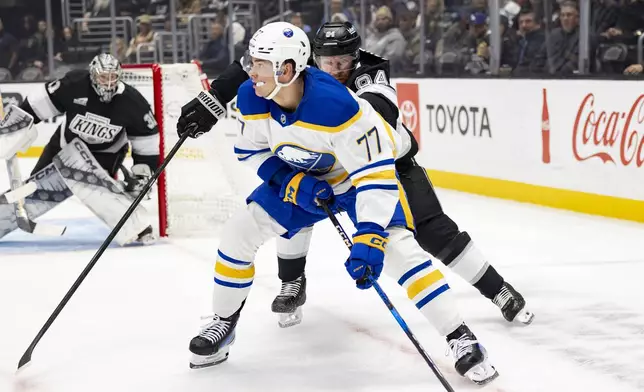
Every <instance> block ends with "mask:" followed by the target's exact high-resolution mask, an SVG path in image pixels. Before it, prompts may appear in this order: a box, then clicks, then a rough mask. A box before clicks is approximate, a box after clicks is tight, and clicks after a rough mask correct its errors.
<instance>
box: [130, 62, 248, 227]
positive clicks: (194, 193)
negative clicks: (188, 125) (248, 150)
mask: <svg viewBox="0 0 644 392" xmlns="http://www.w3.org/2000/svg"><path fill="white" fill-rule="evenodd" d="M123 68H124V70H123V81H124V82H125V83H127V84H129V85H131V86H133V87H134V88H136V89H137V90H138V91H139V92H141V94H142V95H143V96H144V97H145V98H146V99H147V100H148V101H149V102H150V106H151V107H152V110H153V112H154V116H155V118H156V121H157V123H158V126H159V133H160V136H161V137H160V151H161V152H162V154H161V158H164V157H165V156H166V155H167V154H168V152H170V150H171V149H172V147H173V146H174V145H175V143H176V142H177V141H178V140H179V137H178V136H177V133H176V129H177V128H176V124H177V120H178V117H179V115H180V113H181V107H182V106H183V105H184V104H186V103H187V102H189V101H190V100H191V99H193V98H194V97H196V96H197V94H198V93H199V91H201V90H202V89H204V88H207V86H208V81H207V79H206V78H205V75H203V74H202V72H201V70H200V69H199V67H198V65H196V64H167V65H165V64H164V65H159V64H135V65H124V66H123ZM231 112H232V111H231V110H229V114H228V115H229V116H230V115H231ZM237 132H238V131H237V121H236V120H235V119H234V118H227V119H226V120H221V121H220V122H219V123H218V124H217V126H215V128H214V129H213V130H211V131H210V132H209V133H207V134H206V135H203V136H201V137H200V138H199V139H190V138H189V139H188V140H187V141H186V142H185V143H184V144H183V146H182V148H181V149H180V150H179V152H178V153H177V154H176V155H175V157H174V158H173V159H172V161H171V162H170V164H169V165H168V166H167V168H166V170H165V172H164V173H163V174H162V175H161V177H160V178H159V181H158V182H157V184H158V186H157V192H158V197H157V198H158V209H157V208H152V210H153V211H155V212H156V213H158V217H159V219H158V222H159V226H158V230H159V234H160V235H161V236H194V235H202V234H210V233H212V232H213V231H214V230H216V229H217V228H218V227H220V225H221V224H222V223H223V222H225V221H226V220H227V219H228V218H229V217H230V215H231V214H232V213H233V212H234V211H235V210H236V209H237V208H239V207H240V206H242V205H243V203H244V197H245V196H246V195H247V194H248V192H249V189H250V186H251V185H250V184H249V182H252V180H253V176H254V174H252V173H248V172H247V171H245V169H244V168H243V167H241V165H240V164H239V163H238V162H237V159H236V157H235V155H234V153H233V143H234V137H235V136H236V133H237ZM153 197H154V195H153ZM153 204H155V203H153ZM149 207H150V206H149V205H148V208H149ZM153 207H156V205H154V206H153Z"/></svg>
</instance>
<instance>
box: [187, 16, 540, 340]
mask: <svg viewBox="0 0 644 392" xmlns="http://www.w3.org/2000/svg"><path fill="white" fill-rule="evenodd" d="M360 44H361V38H360V36H359V35H358V33H357V31H356V29H355V27H354V26H353V25H351V23H348V22H344V23H326V24H324V25H323V26H322V27H321V28H320V29H319V30H318V32H317V35H316V37H315V39H314V41H313V54H314V60H315V64H316V65H317V66H318V67H319V68H321V69H322V70H323V71H325V72H328V73H330V74H332V75H333V76H334V77H335V78H336V79H337V80H338V81H340V82H341V83H343V84H345V85H346V86H347V87H348V88H350V89H351V90H352V91H354V92H355V93H356V94H357V95H358V96H359V97H361V98H363V99H365V100H367V101H368V102H369V103H370V104H371V105H372V106H373V108H374V109H375V110H376V111H378V112H379V113H380V115H381V116H382V117H383V118H384V119H385V120H386V121H387V122H388V123H389V124H390V125H391V126H392V128H394V129H395V130H396V131H397V132H398V133H399V134H400V135H401V137H402V138H403V140H404V144H405V149H403V151H402V152H401V154H399V157H398V158H397V159H396V171H397V173H398V176H399V179H400V182H401V183H402V185H403V187H404V189H405V192H406V194H407V198H408V200H409V203H410V207H411V211H412V214H413V216H414V220H415V224H416V240H417V241H418V243H419V244H420V245H421V246H422V247H423V249H424V250H426V251H427V252H429V253H430V254H432V255H433V256H434V257H436V258H437V259H438V260H440V261H441V262H443V263H444V264H445V265H447V266H448V267H450V268H451V269H452V271H454V272H455V273H456V274H458V275H460V276H461V277H462V278H463V279H465V280H466V281H468V282H469V283H470V284H471V285H473V286H474V287H476V288H477V289H478V290H479V291H480V292H481V294H482V295H483V296H485V297H486V298H488V299H490V300H491V301H492V302H493V303H494V304H495V305H497V306H498V307H499V308H500V310H501V313H502V315H503V317H504V318H505V319H506V320H508V321H515V320H516V321H518V322H521V323H524V324H529V323H530V322H532V320H533V317H534V316H533V314H532V313H531V312H529V311H528V310H527V309H526V308H525V300H524V298H523V297H522V296H521V294H520V293H519V292H518V291H517V290H515V289H514V288H513V287H512V286H511V285H510V284H509V283H507V282H506V281H505V280H504V279H503V277H502V276H501V275H500V274H499V273H498V272H497V271H496V269H495V268H494V267H493V266H492V265H491V264H490V263H489V262H488V261H487V259H486V258H485V257H484V256H483V254H482V253H481V252H480V251H479V250H478V248H477V247H476V246H475V244H474V242H473V241H472V239H471V238H470V236H469V234H468V233H467V232H465V231H460V229H459V228H458V225H457V224H456V223H455V222H454V221H453V220H452V219H451V218H450V217H448V216H447V215H446V214H445V213H444V211H443V209H442V207H441V204H440V202H439V200H438V198H437V196H436V192H435V191H434V188H433V186H432V183H431V181H430V179H429V178H428V175H427V171H426V170H425V168H423V167H422V166H419V165H418V164H417V163H416V161H415V159H414V156H415V155H416V153H417V152H418V144H417V142H416V140H415V139H414V136H413V135H412V134H411V132H409V130H408V129H407V128H406V127H405V126H404V124H403V123H402V121H401V118H400V117H401V116H400V114H399V110H398V107H397V96H396V91H395V89H394V88H393V87H392V86H390V85H389V62H388V61H387V60H385V59H383V58H381V57H378V56H376V55H374V54H372V53H369V52H366V51H364V50H362V49H360ZM247 78H248V76H247V75H246V73H245V72H244V70H243V69H242V67H241V65H240V64H239V63H238V62H234V63H233V64H231V65H230V66H229V67H228V68H227V69H226V70H225V71H224V72H223V73H222V75H220V76H219V77H218V78H217V79H215V80H214V81H213V83H212V85H211V90H210V91H209V94H207V93H205V92H204V93H202V94H200V96H199V97H197V98H195V99H194V100H192V101H191V102H189V103H188V104H186V105H185V106H184V107H183V108H182V116H181V117H180V118H179V123H178V124H177V129H178V132H179V134H180V135H181V134H182V133H183V132H187V130H189V129H192V128H191V126H194V125H196V126H197V128H196V129H195V130H194V131H193V135H194V136H197V135H199V134H201V133H203V132H207V131H208V130H209V129H210V128H211V127H212V126H213V125H214V124H216V122H217V121H218V119H219V118H220V117H221V116H222V115H223V110H221V109H219V108H222V107H225V106H226V104H227V103H228V102H229V101H231V100H232V99H233V97H234V96H235V94H236V91H237V88H238V87H239V85H241V84H242V83H243V82H244V81H245V80H246V79H247ZM213 101H215V102H217V104H214V103H213ZM310 239H311V230H308V231H301V232H300V233H298V234H297V235H295V236H294V237H293V238H291V239H289V240H286V239H284V238H278V241H277V252H278V262H279V277H280V279H281V280H282V288H281V291H280V294H279V295H278V296H277V297H276V298H275V301H274V302H273V304H272V309H273V311H274V312H276V313H280V314H281V319H280V325H281V326H283V327H286V326H290V325H294V324H297V323H299V322H300V321H301V311H300V307H301V306H302V305H303V304H304V302H305V300H306V278H305V274H304V267H305V263H306V254H307V251H308V248H309V243H310Z"/></svg>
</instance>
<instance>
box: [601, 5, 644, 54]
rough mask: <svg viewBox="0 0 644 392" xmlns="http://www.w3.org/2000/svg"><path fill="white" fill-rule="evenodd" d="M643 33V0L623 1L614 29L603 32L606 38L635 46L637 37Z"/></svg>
mask: <svg viewBox="0 0 644 392" xmlns="http://www.w3.org/2000/svg"><path fill="white" fill-rule="evenodd" d="M642 33H644V0H625V1H624V4H623V5H622V7H621V9H620V11H619V16H618V18H617V22H616V24H615V27H611V28H609V29H608V30H607V31H606V32H605V36H606V37H608V38H613V39H618V40H619V41H621V42H624V43H633V44H636V41H637V37H638V36H639V35H640V34H642Z"/></svg>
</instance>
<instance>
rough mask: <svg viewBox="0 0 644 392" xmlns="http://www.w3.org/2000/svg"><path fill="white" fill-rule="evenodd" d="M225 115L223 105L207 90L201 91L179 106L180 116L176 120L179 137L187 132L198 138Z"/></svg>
mask: <svg viewBox="0 0 644 392" xmlns="http://www.w3.org/2000/svg"><path fill="white" fill-rule="evenodd" d="M225 116H226V108H225V105H222V104H221V103H220V102H219V100H218V99H217V98H216V97H215V96H214V95H212V94H210V93H209V92H207V91H202V92H200V93H199V95H197V98H195V99H193V100H192V101H190V102H188V103H187V104H185V105H184V106H183V107H182V108H181V117H179V121H178V122H177V134H178V135H179V137H181V136H183V134H184V133H186V132H189V133H190V137H192V138H198V137H199V136H201V135H203V134H204V133H206V132H208V131H210V130H211V129H212V127H213V126H214V125H215V124H217V121H219V120H220V119H221V118H223V117H225Z"/></svg>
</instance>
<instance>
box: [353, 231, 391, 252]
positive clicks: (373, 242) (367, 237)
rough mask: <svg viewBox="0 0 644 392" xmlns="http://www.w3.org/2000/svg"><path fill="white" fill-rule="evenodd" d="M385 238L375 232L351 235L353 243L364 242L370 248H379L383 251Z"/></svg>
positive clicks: (385, 242)
mask: <svg viewBox="0 0 644 392" xmlns="http://www.w3.org/2000/svg"><path fill="white" fill-rule="evenodd" d="M387 241H388V240H387V239H386V238H383V237H381V236H379V235H377V234H361V235H359V236H355V237H353V243H354V244H365V245H368V246H370V247H372V248H376V249H380V250H381V251H383V252H384V251H385V246H386V245H387Z"/></svg>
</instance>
